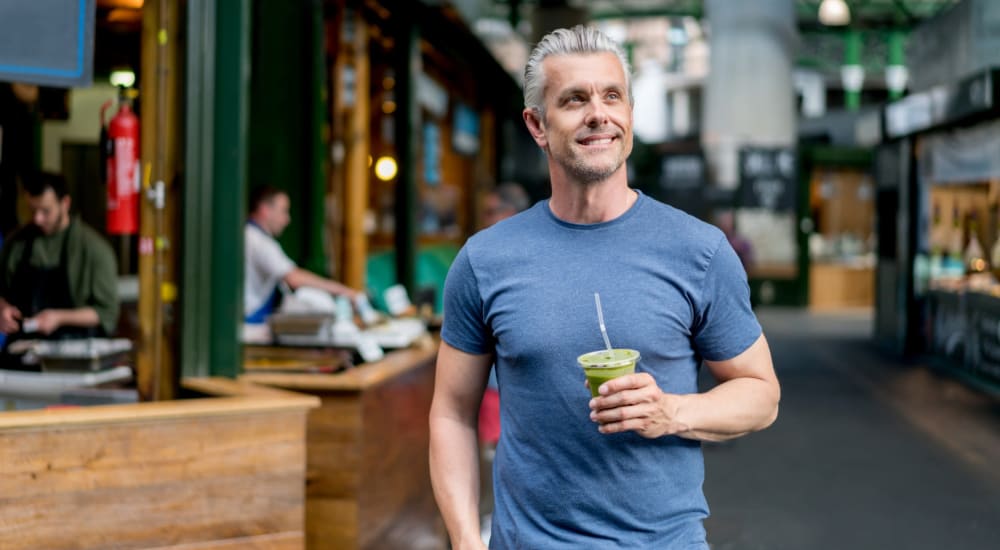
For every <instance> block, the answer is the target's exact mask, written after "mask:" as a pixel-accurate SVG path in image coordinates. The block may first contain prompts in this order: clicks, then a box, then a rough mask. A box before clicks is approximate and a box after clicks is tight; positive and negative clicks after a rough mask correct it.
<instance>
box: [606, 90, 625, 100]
mask: <svg viewBox="0 0 1000 550" xmlns="http://www.w3.org/2000/svg"><path fill="white" fill-rule="evenodd" d="M621 98H622V96H621V94H619V93H618V92H611V93H609V94H608V99H609V100H611V101H618V100H619V99H621Z"/></svg>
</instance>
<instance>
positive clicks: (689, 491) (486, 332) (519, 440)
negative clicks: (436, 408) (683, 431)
mask: <svg viewBox="0 0 1000 550" xmlns="http://www.w3.org/2000/svg"><path fill="white" fill-rule="evenodd" d="M595 292H598V293H600V295H601V303H602V306H603V310H604V318H605V324H606V326H607V330H608V336H609V337H610V340H611V343H612V345H613V346H614V347H618V348H632V349H636V350H638V351H639V352H640V354H641V359H640V361H639V364H638V365H637V367H636V370H637V371H639V372H648V373H650V374H652V375H653V377H654V378H655V379H656V381H657V383H658V384H659V386H660V388H661V389H663V390H664V391H667V392H672V393H678V394H685V393H694V392H696V391H697V381H696V379H697V370H698V366H699V364H700V362H701V359H703V358H704V359H709V360H723V359H730V358H732V357H735V356H737V355H739V354H740V353H741V352H743V351H744V350H746V349H747V348H748V347H749V346H750V345H751V344H753V343H754V342H755V341H756V340H757V338H758V337H759V336H760V333H761V329H760V325H759V324H758V323H757V320H756V318H755V316H754V314H753V312H752V311H751V309H750V300H749V288H748V286H747V282H746V275H745V272H744V270H743V267H742V266H741V265H740V262H739V259H738V258H737V256H736V254H735V252H733V250H732V247H730V245H729V243H728V241H727V240H726V238H725V236H724V235H723V233H722V232H721V231H720V230H718V229H717V228H715V227H714V226H711V225H709V224H706V223H704V222H701V221H699V220H697V219H695V218H693V217H691V216H689V215H687V214H685V213H683V212H681V211H680V210H677V209H675V208H672V207H670V206H667V205H665V204H663V203H660V202H658V201H656V200H654V199H652V198H649V197H647V196H645V195H642V194H640V196H639V198H638V200H637V201H636V203H635V204H634V205H633V206H632V207H631V208H630V209H629V210H628V211H627V212H625V213H624V214H623V215H621V216H619V217H618V218H616V219H614V220H612V221H609V222H604V223H598V224H591V225H578V224H573V223H567V222H564V221H562V220H559V219H558V218H556V217H555V216H554V215H553V214H552V212H551V210H549V205H548V201H542V202H539V203H538V204H536V205H535V206H534V207H533V208H531V209H529V210H526V211H525V212H523V213H521V214H519V215H517V216H514V217H512V218H509V219H507V220H504V221H502V222H500V223H498V224H496V225H494V226H493V227H491V228H489V229H486V230H484V231H482V232H480V233H478V234H476V235H474V236H473V237H472V238H470V239H469V241H468V242H467V243H466V245H465V246H464V247H463V248H462V250H461V252H459V254H458V256H457V257H456V259H455V262H454V263H453V264H452V267H451V271H450V272H449V274H448V278H447V281H446V283H445V296H444V313H445V315H444V326H443V328H442V333H441V336H442V338H443V339H444V340H445V341H446V342H447V343H448V344H450V345H452V346H454V347H455V348H458V349H460V350H462V351H465V352H467V353H473V354H482V353H491V352H495V353H496V371H497V378H498V380H499V386H500V395H501V399H500V408H501V410H500V414H501V416H500V418H501V425H502V426H503V430H502V432H501V436H500V442H499V445H498V446H497V452H496V457H495V460H494V466H493V468H494V470H493V484H494V495H495V498H496V506H495V511H494V515H493V531H492V536H491V541H490V546H491V548H502V549H507V548H511V549H514V548H527V549H536V548H545V549H546V550H556V549H563V548H564V549H574V550H576V549H579V548H588V549H594V548H615V549H618V548H642V549H646V548H657V549H672V548H683V549H707V548H708V546H707V545H706V543H705V531H704V528H703V526H702V520H703V519H704V518H705V517H707V516H708V505H707V504H706V502H705V497H704V494H703V492H702V481H703V479H704V466H703V462H702V456H701V446H700V444H699V443H698V442H697V441H693V440H689V439H683V438H680V437H676V436H669V437H661V438H658V439H655V440H650V439H645V438H643V437H641V436H639V435H638V434H635V433H632V432H628V433H621V434H612V435H604V434H601V433H599V432H598V431H597V424H596V423H594V422H592V421H591V420H590V418H589V415H590V409H589V407H588V406H587V403H588V401H589V400H590V392H589V390H588V389H587V388H586V387H585V386H584V376H583V372H582V370H581V369H580V367H579V366H578V365H577V363H576V358H577V356H579V355H581V354H583V353H585V352H589V351H594V350H598V349H602V348H603V347H604V343H603V339H602V337H601V333H600V329H599V325H598V321H597V313H596V309H595V306H594V293H595Z"/></svg>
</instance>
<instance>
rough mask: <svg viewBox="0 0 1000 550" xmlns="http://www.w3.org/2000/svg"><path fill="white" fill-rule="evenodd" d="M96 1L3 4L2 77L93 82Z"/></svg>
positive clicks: (0, 4)
mask: <svg viewBox="0 0 1000 550" xmlns="http://www.w3.org/2000/svg"><path fill="white" fill-rule="evenodd" d="M93 60H94V0H32V1H31V2H14V1H5V2H0V81H7V82H23V83H27V84H38V85H42V86H54V87H62V88H70V87H75V86H89V85H90V84H91V82H92V80H93V66H94V62H93Z"/></svg>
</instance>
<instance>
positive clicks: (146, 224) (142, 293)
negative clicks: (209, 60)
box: [136, 0, 180, 400]
mask: <svg viewBox="0 0 1000 550" xmlns="http://www.w3.org/2000/svg"><path fill="white" fill-rule="evenodd" d="M179 20H180V8H179V7H178V4H177V3H176V2H170V1H168V0H156V1H153V2H146V3H145V5H144V6H143V9H142V66H143V71H142V81H141V85H140V89H141V90H142V113H141V132H142V134H141V142H142V143H141V148H142V152H141V158H142V161H141V162H142V189H141V192H142V194H143V195H142V198H141V200H140V204H141V205H142V206H141V212H140V227H139V342H138V346H137V347H138V353H137V354H136V378H137V384H138V389H139V394H140V395H141V396H142V399H144V400H163V399H172V398H173V397H174V396H175V394H176V392H177V371H178V369H177V364H176V357H175V354H174V350H175V342H176V338H175V331H174V328H173V324H172V319H173V318H174V317H175V312H174V309H175V304H176V299H177V279H176V273H177V248H176V246H175V243H177V242H178V235H179V232H178V227H177V224H176V222H175V219H176V212H177V209H176V200H177V198H178V196H179V195H178V191H177V189H176V187H175V186H174V181H175V179H176V177H177V164H178V148H179V138H178V122H179V121H178V109H177V98H178V84H179V79H178V74H179V70H178V69H179V65H178V61H177V58H178V46H179V44H178V42H177V36H178V32H177V31H178V27H179Z"/></svg>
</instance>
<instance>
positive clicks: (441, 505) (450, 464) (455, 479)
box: [430, 413, 482, 550]
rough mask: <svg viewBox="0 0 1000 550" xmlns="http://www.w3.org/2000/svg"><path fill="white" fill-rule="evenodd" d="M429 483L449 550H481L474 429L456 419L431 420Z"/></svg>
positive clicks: (434, 416) (476, 452)
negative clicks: (446, 535) (449, 538)
mask: <svg viewBox="0 0 1000 550" xmlns="http://www.w3.org/2000/svg"><path fill="white" fill-rule="evenodd" d="M430 429H431V434H430V466H431V483H432V485H433V487H434V497H435V498H436V499H437V503H438V509H440V511H441V515H442V516H443V517H444V521H445V525H446V526H447V527H448V534H449V535H450V536H451V543H452V548H454V549H456V550H457V549H463V548H482V541H481V539H480V534H479V454H478V447H477V444H476V429H475V427H474V426H470V425H468V424H467V423H464V422H462V421H460V420H458V419H455V418H450V417H445V416H437V415H434V414H433V413H432V415H431V419H430Z"/></svg>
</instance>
